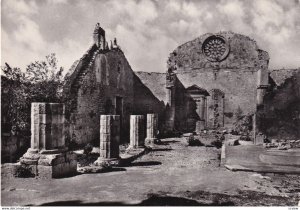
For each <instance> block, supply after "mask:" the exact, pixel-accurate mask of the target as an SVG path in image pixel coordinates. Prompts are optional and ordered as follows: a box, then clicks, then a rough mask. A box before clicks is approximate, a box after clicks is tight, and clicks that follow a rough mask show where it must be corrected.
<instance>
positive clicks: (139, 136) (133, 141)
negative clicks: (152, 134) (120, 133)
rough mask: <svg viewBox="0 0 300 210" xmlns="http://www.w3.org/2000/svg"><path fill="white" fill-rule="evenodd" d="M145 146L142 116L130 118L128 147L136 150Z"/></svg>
mask: <svg viewBox="0 0 300 210" xmlns="http://www.w3.org/2000/svg"><path fill="white" fill-rule="evenodd" d="M144 145H145V125H144V116H143V115H131V116H130V147H132V148H138V147H144Z"/></svg>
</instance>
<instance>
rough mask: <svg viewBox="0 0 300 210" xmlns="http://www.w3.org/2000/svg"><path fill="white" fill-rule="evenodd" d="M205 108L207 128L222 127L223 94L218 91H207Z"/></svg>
mask: <svg viewBox="0 0 300 210" xmlns="http://www.w3.org/2000/svg"><path fill="white" fill-rule="evenodd" d="M209 95H210V97H208V106H207V115H208V116H207V118H208V128H210V129H218V128H221V127H224V98H225V94H224V92H222V91H221V90H219V89H212V90H211V91H209Z"/></svg>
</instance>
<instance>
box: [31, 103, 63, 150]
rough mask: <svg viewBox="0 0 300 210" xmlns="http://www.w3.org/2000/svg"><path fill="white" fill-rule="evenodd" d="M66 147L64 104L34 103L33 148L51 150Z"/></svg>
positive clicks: (32, 110) (32, 123) (32, 118)
mask: <svg viewBox="0 0 300 210" xmlns="http://www.w3.org/2000/svg"><path fill="white" fill-rule="evenodd" d="M64 145H65V137H64V104H58V103H32V105H31V148H33V149H39V150H41V149H48V150H51V149H54V148H58V147H61V146H64Z"/></svg>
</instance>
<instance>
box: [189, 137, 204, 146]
mask: <svg viewBox="0 0 300 210" xmlns="http://www.w3.org/2000/svg"><path fill="white" fill-rule="evenodd" d="M188 145H189V146H203V145H204V144H203V143H202V142H201V141H200V140H199V139H195V138H194V136H190V137H189V138H188Z"/></svg>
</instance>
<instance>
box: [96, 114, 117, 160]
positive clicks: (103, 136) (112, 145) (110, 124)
mask: <svg viewBox="0 0 300 210" xmlns="http://www.w3.org/2000/svg"><path fill="white" fill-rule="evenodd" d="M119 145H120V116H119V115H101V116H100V156H99V158H98V160H97V161H96V162H95V164H96V165H102V164H104V163H108V164H113V165H115V164H118V160H119Z"/></svg>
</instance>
